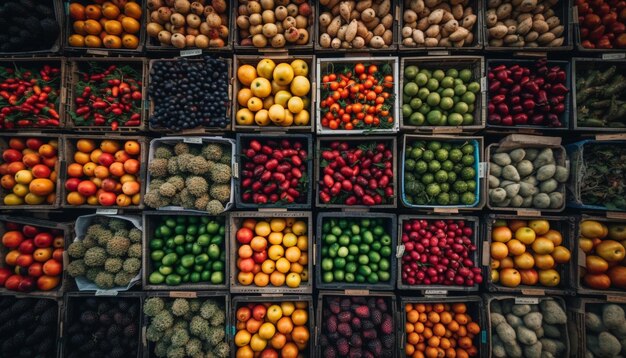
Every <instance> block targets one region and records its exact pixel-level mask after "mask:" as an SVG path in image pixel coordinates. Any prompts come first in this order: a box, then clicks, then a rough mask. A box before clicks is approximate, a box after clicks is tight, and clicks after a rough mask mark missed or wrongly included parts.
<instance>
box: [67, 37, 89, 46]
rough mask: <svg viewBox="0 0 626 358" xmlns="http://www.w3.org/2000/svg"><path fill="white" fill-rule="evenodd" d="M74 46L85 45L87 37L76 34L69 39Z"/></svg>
mask: <svg viewBox="0 0 626 358" xmlns="http://www.w3.org/2000/svg"><path fill="white" fill-rule="evenodd" d="M68 42H69V44H70V46H72V47H85V38H84V37H83V36H82V35H78V34H74V35H72V36H70V38H69V39H68Z"/></svg>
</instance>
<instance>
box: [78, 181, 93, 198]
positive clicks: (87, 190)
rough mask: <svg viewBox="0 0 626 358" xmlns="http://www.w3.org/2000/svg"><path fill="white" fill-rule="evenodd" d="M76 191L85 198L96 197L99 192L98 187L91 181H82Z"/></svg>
mask: <svg viewBox="0 0 626 358" xmlns="http://www.w3.org/2000/svg"><path fill="white" fill-rule="evenodd" d="M76 189H77V190H78V192H79V193H80V194H81V195H83V196H91V195H94V194H95V193H96V191H98V187H97V186H96V184H94V182H92V181H91V180H83V181H81V182H80V184H78V187H77V188H76Z"/></svg>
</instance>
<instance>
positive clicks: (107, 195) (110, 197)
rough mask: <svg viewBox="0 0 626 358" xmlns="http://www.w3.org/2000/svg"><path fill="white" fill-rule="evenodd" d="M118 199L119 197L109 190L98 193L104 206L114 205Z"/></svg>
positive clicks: (99, 199) (99, 200) (100, 202)
mask: <svg viewBox="0 0 626 358" xmlns="http://www.w3.org/2000/svg"><path fill="white" fill-rule="evenodd" d="M116 199H117V195H115V193H111V192H109V191H101V192H100V193H99V194H98V203H99V204H100V205H102V206H111V205H114V204H115V200H116Z"/></svg>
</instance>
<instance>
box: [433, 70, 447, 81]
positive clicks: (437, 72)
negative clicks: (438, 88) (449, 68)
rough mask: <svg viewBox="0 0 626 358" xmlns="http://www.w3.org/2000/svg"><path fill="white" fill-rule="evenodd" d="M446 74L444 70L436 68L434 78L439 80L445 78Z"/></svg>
mask: <svg viewBox="0 0 626 358" xmlns="http://www.w3.org/2000/svg"><path fill="white" fill-rule="evenodd" d="M445 76H446V73H445V72H443V71H442V70H435V71H434V72H433V78H434V79H436V80H437V81H441V80H443V78H444V77H445Z"/></svg>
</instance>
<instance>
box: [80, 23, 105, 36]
mask: <svg viewBox="0 0 626 358" xmlns="http://www.w3.org/2000/svg"><path fill="white" fill-rule="evenodd" d="M84 29H85V32H86V33H87V34H89V35H99V34H100V33H101V32H102V25H100V23H99V22H98V21H96V20H93V19H89V20H87V21H85V27H84Z"/></svg>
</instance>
